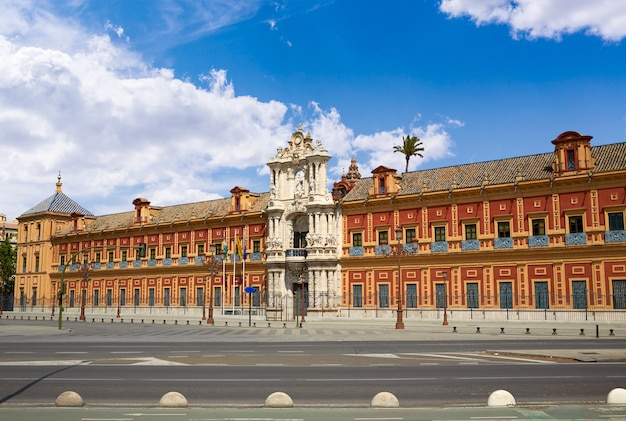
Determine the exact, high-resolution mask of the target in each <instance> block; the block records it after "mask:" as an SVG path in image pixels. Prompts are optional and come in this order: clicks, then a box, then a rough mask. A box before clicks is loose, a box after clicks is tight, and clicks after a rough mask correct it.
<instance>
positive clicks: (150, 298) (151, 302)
mask: <svg viewBox="0 0 626 421" xmlns="http://www.w3.org/2000/svg"><path fill="white" fill-rule="evenodd" d="M148 305H149V306H150V307H154V288H150V289H149V290H148Z"/></svg>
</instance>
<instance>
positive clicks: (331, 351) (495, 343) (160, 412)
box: [0, 320, 626, 421]
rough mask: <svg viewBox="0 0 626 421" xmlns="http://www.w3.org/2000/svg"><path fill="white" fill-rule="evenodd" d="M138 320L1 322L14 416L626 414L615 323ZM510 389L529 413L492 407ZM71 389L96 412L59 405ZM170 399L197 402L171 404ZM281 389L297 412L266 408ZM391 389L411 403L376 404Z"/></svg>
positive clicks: (0, 405)
mask: <svg viewBox="0 0 626 421" xmlns="http://www.w3.org/2000/svg"><path fill="white" fill-rule="evenodd" d="M125 322H126V323H124V324H122V323H119V322H118V321H116V323H104V322H101V323H95V322H92V323H85V322H68V323H65V324H64V329H63V330H62V331H59V330H58V329H56V323H55V322H54V321H49V320H46V321H42V320H37V321H32V320H31V321H25V320H24V321H19V320H15V321H10V322H9V321H5V320H0V419H2V420H4V419H6V420H14V421H21V420H32V419H38V420H51V421H56V420H65V421H67V420H74V419H75V420H87V419H90V420H104V419H115V420H128V421H130V420H140V421H145V420H162V419H177V420H179V419H180V420H200V419H205V420H207V419H211V420H227V419H228V420H232V419H240V420H253V419H254V420H258V419H263V420H274V419H276V420H278V419H280V420H284V419H293V420H304V419H306V420H311V421H314V420H325V421H331V420H364V419H379V420H380V419H385V420H388V419H394V420H422V419H423V420H426V419H440V420H443V419H450V420H453V419H454V420H458V419H477V418H483V419H484V418H490V419H494V418H498V419H515V418H517V419H534V418H543V419H545V418H557V419H599V418H606V417H609V418H614V419H620V417H621V418H624V419H626V406H624V407H619V406H617V407H616V406H606V404H605V403H604V404H603V402H605V401H606V396H607V393H608V392H609V391H610V390H611V389H612V388H614V387H624V385H625V384H626V370H624V367H625V363H626V340H625V339H624V332H623V330H624V326H623V325H621V324H617V325H611V324H607V325H601V326H600V332H601V335H600V338H595V337H594V335H593V330H595V329H594V327H595V326H594V325H593V324H589V323H588V324H585V325H572V324H561V325H557V328H558V329H559V334H558V335H554V334H553V329H554V326H553V325H549V324H544V323H535V324H526V323H524V324H519V323H510V324H504V323H501V322H496V323H491V324H489V323H486V322H481V329H482V330H481V333H480V334H477V332H476V324H470V323H467V324H461V323H459V324H458V331H457V332H454V333H453V331H452V330H451V329H450V328H448V327H446V328H442V327H441V326H440V325H439V324H436V323H427V322H424V323H415V324H413V325H411V324H407V329H406V330H405V331H396V330H394V329H393V328H390V326H393V324H389V323H384V322H383V323H372V324H369V323H367V322H366V321H365V322H361V323H353V322H352V321H350V322H347V323H346V322H339V323H327V322H323V323H307V324H306V325H305V328H303V329H298V328H295V326H294V327H287V326H282V324H278V325H276V324H274V325H273V326H272V327H271V328H270V327H269V326H267V327H265V326H266V325H267V323H265V324H264V325H263V326H260V327H259V328H246V327H245V326H244V327H238V326H237V325H236V322H234V323H230V326H226V323H225V322H222V323H223V325H221V326H198V325H197V324H196V325H194V324H193V323H190V324H189V325H187V324H184V323H182V322H181V323H180V324H178V325H172V323H171V321H169V320H168V322H167V324H166V323H163V324H161V323H150V322H146V323H133V324H130V323H128V321H125ZM233 324H234V325H235V326H233ZM456 325H457V324H456V323H455V328H456ZM529 326H530V327H529ZM581 326H582V327H584V328H585V329H587V334H586V335H580V333H579V332H580V329H581ZM503 328H504V329H505V331H506V333H504V332H502V329H503ZM609 328H613V329H615V330H616V332H617V334H616V335H611V336H609V335H608V333H609V330H608V329H609ZM528 330H531V331H532V334H528ZM581 361H596V362H581ZM497 389H506V390H508V391H510V392H511V393H512V394H513V395H514V397H515V399H516V401H517V403H518V405H517V406H516V407H511V408H486V407H485V405H486V401H487V398H488V396H489V394H490V393H491V392H493V391H494V390H497ZM67 390H75V391H77V392H79V393H80V395H81V396H82V397H83V398H84V400H85V402H86V404H87V405H86V406H85V407H83V408H55V407H51V405H53V402H54V400H55V399H56V397H57V396H58V395H59V394H61V393H62V392H63V391H67ZM169 391H178V392H181V393H182V394H183V395H185V397H186V398H187V400H188V402H189V405H190V407H189V408H181V409H168V408H159V407H158V406H157V404H158V400H159V399H160V397H161V396H162V395H163V394H165V393H166V392H169ZM275 391H284V392H286V393H288V394H289V395H290V396H291V397H292V399H293V400H294V404H295V407H294V408H293V409H271V408H264V407H263V403H264V401H265V399H266V398H267V396H269V395H270V394H271V393H272V392H275ZM380 391H389V392H392V393H393V394H394V395H396V396H397V398H398V399H399V401H400V404H401V408H397V409H382V410H381V409H375V408H369V407H368V406H369V402H370V400H371V398H372V397H373V396H374V395H375V394H376V393H378V392H380ZM42 405H43V407H44V408H42Z"/></svg>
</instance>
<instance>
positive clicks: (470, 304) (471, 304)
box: [467, 282, 478, 308]
mask: <svg viewBox="0 0 626 421" xmlns="http://www.w3.org/2000/svg"><path fill="white" fill-rule="evenodd" d="M467 308H478V283H477V282H470V283H468V284H467Z"/></svg>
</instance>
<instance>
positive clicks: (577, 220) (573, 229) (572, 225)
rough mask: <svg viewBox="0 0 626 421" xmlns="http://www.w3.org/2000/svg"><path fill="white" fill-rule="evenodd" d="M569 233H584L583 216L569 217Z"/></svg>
mask: <svg viewBox="0 0 626 421" xmlns="http://www.w3.org/2000/svg"><path fill="white" fill-rule="evenodd" d="M569 232H570V234H576V233H579V232H584V230H583V217H582V215H574V216H570V217H569Z"/></svg>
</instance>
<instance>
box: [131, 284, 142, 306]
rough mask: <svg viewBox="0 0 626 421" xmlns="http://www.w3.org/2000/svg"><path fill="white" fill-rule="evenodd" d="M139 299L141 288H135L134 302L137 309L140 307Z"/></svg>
mask: <svg viewBox="0 0 626 421" xmlns="http://www.w3.org/2000/svg"><path fill="white" fill-rule="evenodd" d="M139 298H140V291H139V288H135V296H134V297H133V301H134V304H135V307H137V306H138V305H139Z"/></svg>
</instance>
